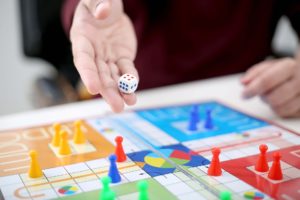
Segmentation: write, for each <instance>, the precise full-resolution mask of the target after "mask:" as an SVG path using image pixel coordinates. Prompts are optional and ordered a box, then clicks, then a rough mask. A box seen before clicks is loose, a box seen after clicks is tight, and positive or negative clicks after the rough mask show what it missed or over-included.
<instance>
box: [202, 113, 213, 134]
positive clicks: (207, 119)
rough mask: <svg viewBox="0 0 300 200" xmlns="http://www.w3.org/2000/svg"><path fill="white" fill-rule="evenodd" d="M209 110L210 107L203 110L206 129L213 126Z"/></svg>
mask: <svg viewBox="0 0 300 200" xmlns="http://www.w3.org/2000/svg"><path fill="white" fill-rule="evenodd" d="M211 112H212V110H211V109H207V110H206V111H205V114H206V116H205V122H204V127H205V128H206V129H213V127H214V125H213V120H212V116H211Z"/></svg>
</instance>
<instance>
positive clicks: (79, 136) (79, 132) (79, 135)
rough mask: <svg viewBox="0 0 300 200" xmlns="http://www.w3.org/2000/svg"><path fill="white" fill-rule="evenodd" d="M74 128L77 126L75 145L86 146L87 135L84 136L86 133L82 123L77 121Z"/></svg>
mask: <svg viewBox="0 0 300 200" xmlns="http://www.w3.org/2000/svg"><path fill="white" fill-rule="evenodd" d="M74 126H75V134H74V138H73V142H74V143H75V144H84V143H85V142H86V138H85V135H84V133H83V131H82V129H81V126H82V121H81V120H77V121H76V122H75V123H74Z"/></svg>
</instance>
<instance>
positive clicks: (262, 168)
mask: <svg viewBox="0 0 300 200" xmlns="http://www.w3.org/2000/svg"><path fill="white" fill-rule="evenodd" d="M267 150H268V146H267V145H265V144H261V145H260V146H259V151H260V155H259V157H258V159H257V162H256V165H255V170H256V171H258V172H267V171H268V170H269V165H268V161H267V156H266V152H267Z"/></svg>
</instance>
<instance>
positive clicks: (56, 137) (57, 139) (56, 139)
mask: <svg viewBox="0 0 300 200" xmlns="http://www.w3.org/2000/svg"><path fill="white" fill-rule="evenodd" d="M60 129H61V125H60V124H59V123H55V124H53V130H54V134H53V138H52V142H51V144H52V146H54V147H59V143H60V135H59V133H60Z"/></svg>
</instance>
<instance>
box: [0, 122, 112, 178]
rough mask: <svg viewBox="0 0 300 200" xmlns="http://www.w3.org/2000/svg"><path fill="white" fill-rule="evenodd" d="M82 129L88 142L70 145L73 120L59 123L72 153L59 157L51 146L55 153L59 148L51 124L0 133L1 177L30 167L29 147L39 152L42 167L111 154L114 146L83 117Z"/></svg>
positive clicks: (67, 163) (24, 171) (68, 163)
mask: <svg viewBox="0 0 300 200" xmlns="http://www.w3.org/2000/svg"><path fill="white" fill-rule="evenodd" d="M81 129H82V131H83V133H84V135H85V138H86V141H87V142H86V143H85V144H83V146H82V145H76V146H75V145H73V144H72V143H73V141H72V138H73V137H74V134H75V132H74V122H73V121H71V122H66V123H61V124H60V131H62V130H63V131H66V132H67V138H68V142H69V144H70V145H71V150H72V154H71V155H68V156H58V155H57V154H56V153H54V151H53V149H56V150H57V153H58V149H59V147H55V146H54V145H53V143H52V140H53V136H55V132H56V130H55V126H54V127H53V125H52V124H49V125H44V126H38V127H31V128H27V129H19V130H13V131H4V132H0V143H1V145H0V146H1V147H0V150H1V155H0V163H1V165H0V176H8V175H13V174H17V173H19V174H22V173H28V171H29V168H30V157H29V156H28V152H29V151H30V150H31V149H34V150H35V151H36V152H38V153H39V164H40V167H41V169H46V168H53V167H58V166H62V165H70V164H75V163H78V162H84V161H89V160H93V159H99V158H106V157H107V156H109V155H110V154H112V153H114V151H115V147H114V145H113V144H112V143H110V142H109V141H108V140H107V139H106V138H105V137H104V136H103V135H102V134H101V133H99V132H98V131H96V130H95V129H94V128H92V127H91V126H90V125H89V124H87V123H86V122H85V121H84V120H83V121H82V124H81ZM51 147H53V148H51ZM73 150H74V151H76V153H74V152H73ZM58 154H59V153H58Z"/></svg>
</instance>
